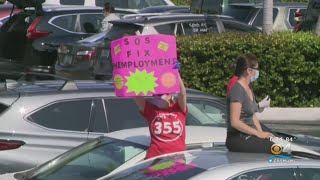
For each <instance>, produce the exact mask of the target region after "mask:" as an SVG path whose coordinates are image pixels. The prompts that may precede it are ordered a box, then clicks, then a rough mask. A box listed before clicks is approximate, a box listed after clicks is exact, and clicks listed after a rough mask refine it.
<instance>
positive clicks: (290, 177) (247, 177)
mask: <svg viewBox="0 0 320 180" xmlns="http://www.w3.org/2000/svg"><path fill="white" fill-rule="evenodd" d="M296 175H297V174H296V170H295V169H293V168H281V167H274V168H270V169H259V170H252V171H250V170H248V171H245V172H242V173H239V174H238V175H235V176H233V177H231V178H229V180H253V179H263V180H274V179H285V180H297V178H296Z"/></svg>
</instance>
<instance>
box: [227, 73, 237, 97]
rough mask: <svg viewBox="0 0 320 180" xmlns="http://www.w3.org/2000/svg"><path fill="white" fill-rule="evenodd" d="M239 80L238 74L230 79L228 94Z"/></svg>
mask: <svg viewBox="0 0 320 180" xmlns="http://www.w3.org/2000/svg"><path fill="white" fill-rule="evenodd" d="M237 81H238V76H232V78H231V79H230V80H229V82H228V86H227V92H226V94H227V95H228V94H229V91H230V90H231V89H232V87H233V86H234V85H235V84H236V82H237Z"/></svg>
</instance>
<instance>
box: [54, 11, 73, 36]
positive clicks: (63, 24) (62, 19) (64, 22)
mask: <svg viewBox="0 0 320 180" xmlns="http://www.w3.org/2000/svg"><path fill="white" fill-rule="evenodd" d="M76 19H77V16H76V15H63V16H58V17H55V19H53V20H52V22H51V23H52V24H53V25H55V26H58V27H60V28H62V29H65V30H68V31H71V32H75V31H76Z"/></svg>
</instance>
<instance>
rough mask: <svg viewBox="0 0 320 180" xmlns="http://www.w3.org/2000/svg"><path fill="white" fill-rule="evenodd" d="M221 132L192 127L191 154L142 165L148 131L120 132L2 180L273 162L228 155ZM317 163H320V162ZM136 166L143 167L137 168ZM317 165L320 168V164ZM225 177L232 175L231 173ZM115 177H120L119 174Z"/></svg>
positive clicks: (267, 157)
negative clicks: (174, 164) (176, 163)
mask: <svg viewBox="0 0 320 180" xmlns="http://www.w3.org/2000/svg"><path fill="white" fill-rule="evenodd" d="M221 133H225V131H224V130H222V129H219V128H214V127H195V126H189V127H187V130H186V144H187V149H188V151H187V152H184V153H182V152H179V153H172V154H174V155H172V154H169V155H164V156H161V157H158V158H154V159H152V160H151V161H147V163H143V162H142V163H140V162H141V161H143V160H144V158H145V156H146V150H147V148H148V146H149V144H150V136H149V131H148V128H136V129H128V130H121V131H116V132H113V133H109V134H107V135H105V136H101V137H98V138H95V139H93V140H91V141H88V142H86V143H84V144H82V145H80V146H78V147H76V148H73V149H71V150H69V151H67V152H66V153H64V154H62V155H60V156H58V157H56V158H54V159H52V160H50V161H47V162H46V163H44V164H42V165H40V166H38V167H35V168H32V169H30V170H27V171H24V172H16V173H10V174H6V175H2V176H0V179H7V180H11V179H97V178H100V177H102V176H105V175H107V176H108V177H110V176H112V175H113V174H116V173H118V172H120V173H121V172H122V171H124V172H127V170H126V169H128V168H129V169H130V172H132V171H131V167H132V166H133V167H134V168H135V169H136V170H137V171H136V172H135V173H138V174H140V173H141V172H142V171H141V170H142V169H145V168H140V167H141V164H143V166H144V165H145V164H149V165H150V162H152V163H153V165H154V167H155V166H157V165H160V164H162V163H165V162H169V161H167V160H168V159H171V160H173V159H175V160H178V158H184V161H182V163H186V164H190V163H195V164H193V165H196V166H197V168H199V167H203V166H204V167H217V168H218V166H219V165H223V164H226V165H227V166H228V167H231V166H233V165H234V164H233V163H235V162H242V166H243V165H247V164H248V165H250V164H253V163H247V162H249V161H259V160H260V161H262V164H265V163H264V162H267V161H268V160H270V155H267V154H252V153H232V152H228V151H227V150H226V147H225V146H224V145H223V143H221V142H223V141H224V139H223V137H220V136H219V135H220V134H221ZM212 142H213V143H212ZM199 149H201V150H199ZM209 149H210V150H209ZM183 156H185V157H183ZM209 156H210V157H209ZM296 156H297V157H295V158H294V159H293V160H299V162H302V161H300V159H298V157H299V156H300V157H303V158H309V159H312V158H311V157H310V156H312V157H313V158H318V159H319V158H320V156H318V155H315V154H309V153H301V152H297V153H296ZM226 158H228V159H226ZM271 160H272V159H271ZM202 161H203V162H202ZM307 162H309V161H307ZM310 162H311V160H310ZM314 162H315V163H319V161H314ZM309 164H313V163H309ZM135 165H137V166H138V167H139V168H138V169H137V168H136V167H135ZM153 165H152V166H153ZM300 165H301V164H300ZM313 165H315V164H313ZM316 165H317V166H320V165H319V164H316ZM260 166H261V165H260ZM245 167H246V168H245ZM257 167H259V166H257ZM301 167H302V166H301ZM315 167H316V166H315ZM164 168H166V167H164ZM250 168H251V167H248V166H244V167H241V168H237V170H238V171H239V172H241V171H243V169H245V170H247V169H250ZM239 169H240V170H239ZM190 170H191V171H188V172H184V173H183V174H180V175H182V176H179V178H177V179H185V178H183V177H185V176H184V175H187V176H190V175H192V176H195V175H196V174H197V173H195V172H194V171H192V169H190ZM198 170H199V169H198ZM196 172H197V171H196ZM200 172H203V171H200ZM200 172H199V173H200ZM215 172H216V171H215ZM150 173H151V172H150ZM177 173H178V172H177ZM204 174H205V173H203V174H201V175H202V176H204ZM208 174H211V172H208ZM218 174H219V173H218ZM225 174H226V175H230V173H225ZM167 175H169V174H167ZM231 175H232V174H231ZM113 177H118V175H115V176H113ZM129 177H130V179H131V178H132V176H129ZM129 177H128V178H129ZM138 177H140V178H139V179H145V177H144V176H142V177H141V176H138ZM138 177H137V178H138ZM137 178H136V179H137ZM214 179H221V178H214Z"/></svg>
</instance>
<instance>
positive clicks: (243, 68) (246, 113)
mask: <svg viewBox="0 0 320 180" xmlns="http://www.w3.org/2000/svg"><path fill="white" fill-rule="evenodd" d="M258 68H259V67H258V60H257V58H256V56H255V55H253V54H245V55H240V56H239V57H238V58H237V65H236V70H235V71H236V74H237V75H238V76H239V79H238V81H237V82H236V83H235V85H234V86H233V87H232V89H231V90H230V92H229V94H228V96H227V112H228V118H227V125H228V127H227V139H226V146H227V148H228V149H229V151H234V152H255V153H271V146H272V145H273V144H274V143H273V142H272V141H271V140H270V139H271V138H272V137H273V136H274V135H273V134H271V133H269V132H264V131H263V130H262V128H261V124H260V122H259V120H258V118H257V116H256V115H255V113H256V112H257V110H258V105H257V103H256V101H255V98H254V94H253V91H252V89H251V86H250V83H252V82H253V81H255V80H257V79H258V77H259V69H258Z"/></svg>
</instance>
